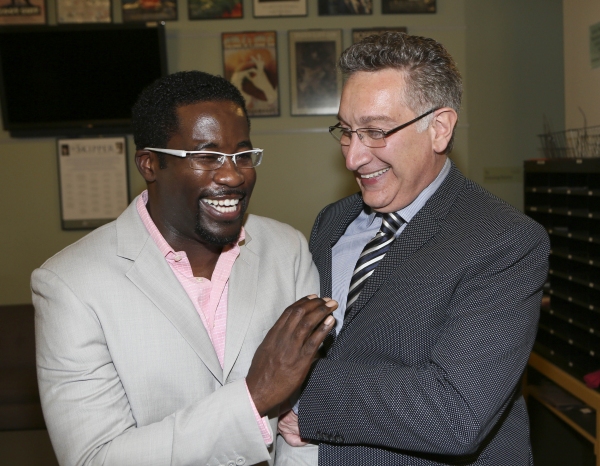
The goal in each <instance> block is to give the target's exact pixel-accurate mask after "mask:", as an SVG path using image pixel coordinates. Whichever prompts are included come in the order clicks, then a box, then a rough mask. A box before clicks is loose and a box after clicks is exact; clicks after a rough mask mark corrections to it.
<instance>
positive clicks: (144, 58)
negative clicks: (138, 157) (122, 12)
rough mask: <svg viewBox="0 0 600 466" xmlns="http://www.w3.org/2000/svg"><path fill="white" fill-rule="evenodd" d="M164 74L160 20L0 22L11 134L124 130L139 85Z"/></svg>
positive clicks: (2, 94)
mask: <svg viewBox="0 0 600 466" xmlns="http://www.w3.org/2000/svg"><path fill="white" fill-rule="evenodd" d="M166 74H167V57H166V46H165V27H164V23H150V24H145V23H144V24H135V23H130V24H86V25H58V26H28V27H27V26H23V27H18V26H17V27H9V28H2V29H0V102H1V111H2V120H3V124H4V129H5V130H7V131H9V132H10V134H11V136H13V137H35V136H74V135H75V136H76V135H90V134H96V135H99V134H115V133H129V132H130V130H131V106H132V105H133V103H134V102H135V100H136V98H137V96H138V95H139V93H140V92H141V90H142V89H143V88H144V87H146V86H147V85H148V84H150V83H151V82H153V81H154V80H155V79H157V78H159V77H161V76H165V75H166Z"/></svg>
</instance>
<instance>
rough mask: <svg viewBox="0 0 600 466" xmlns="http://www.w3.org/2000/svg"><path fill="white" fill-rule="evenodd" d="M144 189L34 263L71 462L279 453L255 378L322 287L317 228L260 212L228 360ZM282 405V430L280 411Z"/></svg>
mask: <svg viewBox="0 0 600 466" xmlns="http://www.w3.org/2000/svg"><path fill="white" fill-rule="evenodd" d="M135 202H136V201H135V200H134V201H133V202H132V203H131V205H130V206H129V207H128V208H127V210H126V211H125V212H124V213H123V214H122V215H121V216H120V217H119V218H118V219H117V220H116V221H115V222H112V223H110V224H108V225H105V226H103V227H101V228H99V229H97V230H95V231H94V232H92V233H90V234H89V235H87V236H86V237H85V238H83V239H81V240H80V241H78V242H76V243H75V244H73V245H71V246H69V247H67V248H66V249H64V250H63V251H61V252H60V253H58V254H56V255H55V256H54V257H52V258H51V259H49V260H48V261H47V262H46V263H45V264H44V265H43V266H42V267H41V268H39V269H37V270H35V271H34V272H33V275H32V290H33V303H34V305H35V308H36V343H37V365H38V379H39V385H40V394H41V399H42V407H43V411H44V417H45V420H46V424H47V426H48V431H49V433H50V438H51V440H52V444H53V447H54V449H55V451H56V454H57V457H58V460H59V462H60V463H61V464H62V465H83V464H86V465H87V464H90V465H92V464H93V465H96V464H105V465H110V466H116V465H157V466H158V465H192V464H193V465H210V466H216V465H221V464H222V465H235V466H242V465H250V464H256V463H261V462H264V463H263V464H272V462H273V456H274V453H273V451H274V447H272V446H271V447H269V448H267V446H266V445H265V443H264V441H263V439H262V436H261V434H260V431H259V428H258V425H257V423H256V420H255V417H254V414H253V412H252V408H251V404H250V401H249V397H248V394H247V390H246V386H245V383H244V380H243V379H244V377H245V375H246V374H247V371H248V368H249V366H250V363H251V361H252V356H253V355H254V352H255V350H256V348H257V346H258V345H259V344H260V343H261V341H262V339H263V337H264V335H265V334H266V333H267V331H268V330H269V329H270V328H271V326H272V325H273V323H274V322H275V320H276V319H277V318H278V317H279V315H280V314H281V312H282V311H283V310H284V309H285V307H286V306H288V305H289V304H291V303H292V302H294V301H295V300H297V299H299V298H301V297H302V296H305V295H307V294H310V293H318V291H319V285H318V275H317V272H316V268H315V266H314V265H313V263H312V260H311V255H310V253H309V252H308V248H307V245H306V241H305V239H304V237H303V236H302V235H301V234H300V233H299V232H298V231H296V230H294V229H293V228H291V227H290V226H288V225H285V224H282V223H279V222H276V221H274V220H270V219H267V218H263V217H257V216H253V215H250V216H248V218H247V221H246V223H245V229H246V240H245V242H244V244H243V245H242V247H241V251H240V255H239V257H238V259H237V260H236V262H235V264H234V267H233V270H232V273H231V277H230V280H229V296H228V316H227V336H226V347H225V360H224V368H223V369H221V366H220V364H219V361H218V359H217V356H216V353H215V351H214V349H213V346H212V344H211V341H210V338H209V336H208V334H207V332H206V330H205V328H204V326H203V324H202V321H201V320H200V317H199V316H198V314H197V312H196V310H195V308H194V306H193V304H192V303H191V301H190V300H189V298H188V296H187V294H186V293H185V291H184V290H183V288H182V287H181V285H180V284H179V282H178V281H177V279H176V277H175V276H174V274H173V273H172V271H171V269H170V268H169V266H168V264H167V263H166V261H165V259H164V257H163V256H162V255H161V254H160V252H159V250H158V248H157V247H156V244H155V243H154V242H153V241H152V239H151V238H150V236H149V235H148V232H147V230H146V228H145V227H144V225H143V224H142V222H141V220H140V218H139V214H138V213H137V210H136V207H135ZM269 418H270V421H271V428H272V430H273V433H276V421H277V412H274V413H270V415H269Z"/></svg>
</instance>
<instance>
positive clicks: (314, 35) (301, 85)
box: [288, 29, 342, 115]
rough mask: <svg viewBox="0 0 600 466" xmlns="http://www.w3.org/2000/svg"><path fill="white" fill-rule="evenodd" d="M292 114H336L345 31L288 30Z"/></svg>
mask: <svg viewBox="0 0 600 466" xmlns="http://www.w3.org/2000/svg"><path fill="white" fill-rule="evenodd" d="M288 42H289V46H290V53H289V57H290V92H291V114H292V115H336V114H337V112H338V108H339V104H340V95H341V92H342V76H341V74H340V73H339V71H338V70H337V66H336V64H337V59H338V57H339V56H340V55H341V53H342V30H341V29H322V30H304V31H289V32H288Z"/></svg>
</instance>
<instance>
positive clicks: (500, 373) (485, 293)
mask: <svg viewBox="0 0 600 466" xmlns="http://www.w3.org/2000/svg"><path fill="white" fill-rule="evenodd" d="M313 233H314V232H313ZM548 250H549V244H548V239H547V235H546V233H545V232H544V231H543V229H542V228H541V227H540V226H539V225H537V224H535V223H534V222H530V221H529V222H526V221H525V222H516V223H513V224H511V225H509V226H508V227H507V228H505V229H504V230H503V231H501V232H499V233H498V234H497V235H495V237H492V238H491V239H490V237H487V239H486V241H485V242H483V240H480V244H476V245H474V247H473V249H472V251H475V253H474V254H472V255H469V257H468V259H467V260H468V261H470V266H469V267H468V268H467V269H466V270H467V271H466V272H464V275H463V276H460V277H453V278H452V279H453V280H455V285H454V289H453V290H452V293H451V294H452V299H451V301H450V305H449V306H448V309H447V316H446V317H445V319H444V324H443V326H442V328H440V330H439V335H438V337H437V338H436V341H435V344H434V345H433V347H432V351H431V353H430V357H429V360H428V361H427V362H426V363H422V364H418V365H408V364H400V363H398V361H394V360H387V361H385V362H384V361H381V360H376V361H374V362H372V363H368V362H367V361H365V360H364V359H363V360H360V361H356V360H353V358H343V357H340V358H329V359H321V360H320V361H319V362H318V363H317V364H316V366H315V368H314V371H313V372H312V374H311V376H310V380H309V382H308V384H307V387H306V388H305V391H304V393H303V395H302V397H301V400H300V412H299V416H300V431H301V435H302V436H303V437H304V438H308V439H314V440H320V441H326V442H329V443H336V444H341V445H343V444H355V445H356V444H363V445H372V446H379V447H385V448H393V449H398V450H408V451H419V452H426V453H434V454H450V455H460V454H467V453H471V452H473V451H475V450H476V449H477V447H478V445H479V444H480V442H481V441H482V439H484V438H485V437H486V435H487V434H488V433H489V432H490V430H491V429H492V428H493V427H494V425H495V424H496V421H498V419H500V417H501V416H502V414H503V412H504V411H505V410H506V409H507V407H508V406H509V405H510V402H511V400H512V399H513V397H514V394H515V391H516V390H518V384H519V380H520V377H521V375H522V373H523V370H524V368H525V366H526V364H527V360H528V357H529V353H530V351H531V348H532V345H533V341H534V339H535V334H536V328H537V322H538V317H539V305H540V300H541V293H542V292H541V289H542V286H543V284H544V282H545V280H546V274H547V258H548ZM446 278H448V277H446ZM429 299H430V300H436V296H435V295H434V294H432V295H431V296H429ZM390 306H391V307H392V308H393V306H394V304H393V303H390ZM427 306H428V305H427V304H424V305H423V307H424V308H426V307H427ZM426 311H427V309H424V310H423V311H422V312H426ZM419 334H420V329H419V323H418V322H417V321H415V322H414V328H412V329H409V330H407V333H406V334H404V336H403V338H406V339H405V340H404V341H398V342H397V344H398V345H411V344H412V343H411V341H410V339H416V338H420V336H419ZM372 337H373V338H377V336H376V335H373V336H372ZM409 338H410V339H409ZM344 343H346V344H348V345H351V344H352V343H351V342H349V341H345V342H344ZM388 344H389V342H388ZM432 426H435V428H432Z"/></svg>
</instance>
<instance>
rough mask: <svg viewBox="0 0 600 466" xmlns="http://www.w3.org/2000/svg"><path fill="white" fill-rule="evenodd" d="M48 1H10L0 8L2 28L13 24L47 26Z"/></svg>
mask: <svg viewBox="0 0 600 466" xmlns="http://www.w3.org/2000/svg"><path fill="white" fill-rule="evenodd" d="M47 13H48V10H47V6H46V0H9V2H7V3H6V4H4V5H2V6H0V26H1V25H13V24H15V25H16V24H46V23H47V22H48V14H47Z"/></svg>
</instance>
